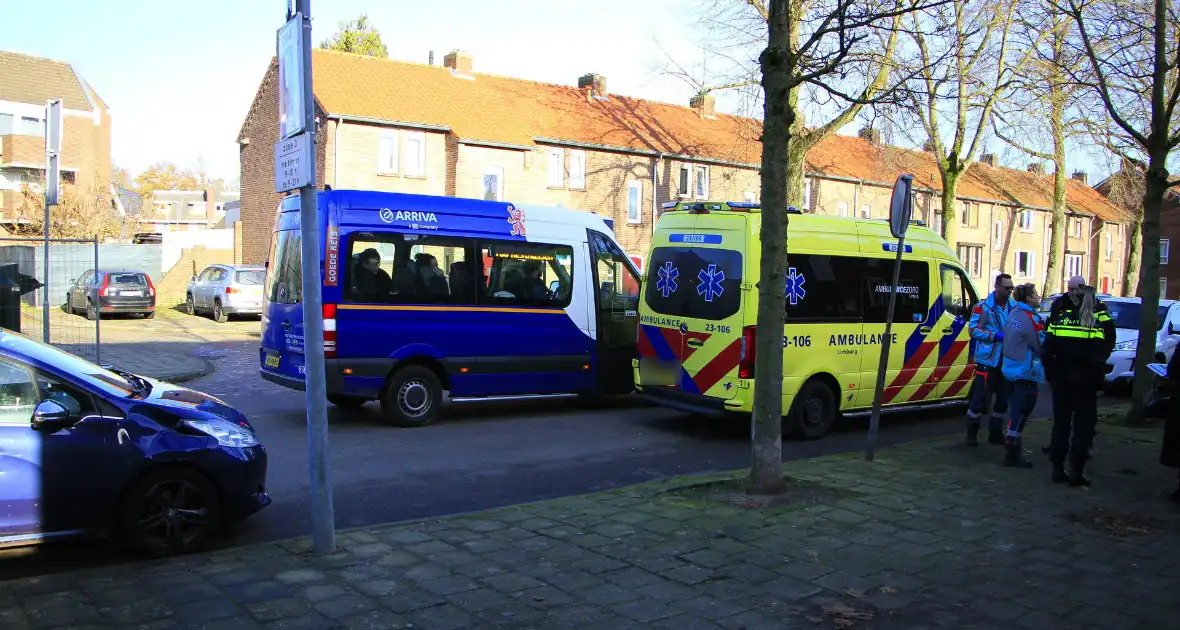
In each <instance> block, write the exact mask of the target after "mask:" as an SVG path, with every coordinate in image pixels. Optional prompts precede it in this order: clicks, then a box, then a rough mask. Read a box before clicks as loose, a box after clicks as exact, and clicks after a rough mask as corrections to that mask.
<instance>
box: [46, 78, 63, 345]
mask: <svg viewBox="0 0 1180 630" xmlns="http://www.w3.org/2000/svg"><path fill="white" fill-rule="evenodd" d="M61 128H62V125H61V99H58V98H55V99H50V100H48V101H46V102H45V226H44V227H45V229H44V230H43V231H44V232H45V242H44V243H43V244H42V247H43V249H42V251H41V263H42V267H41V269H42V272H41V273H42V275H43V276H44V284H43V286H42V287H41V341H42V342H44V343H49V285H50V281H49V280H50V277H49V207H50V206H56V205H57V203H58V188H59V185H60V182H61V175H60V174H59V168H60V164H59V163H58V160H59V159H60V155H61Z"/></svg>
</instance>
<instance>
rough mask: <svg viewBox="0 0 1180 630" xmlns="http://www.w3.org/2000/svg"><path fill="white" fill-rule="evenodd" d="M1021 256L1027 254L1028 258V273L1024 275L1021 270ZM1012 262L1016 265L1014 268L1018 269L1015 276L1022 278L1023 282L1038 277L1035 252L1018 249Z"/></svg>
mask: <svg viewBox="0 0 1180 630" xmlns="http://www.w3.org/2000/svg"><path fill="white" fill-rule="evenodd" d="M1021 254H1026V255H1027V257H1028V273H1024V272H1022V271H1021V270H1020V255H1021ZM1012 262H1013V263H1015V265H1014V266H1015V267H1016V269H1015V272H1016V273H1014V274H1012V275H1013V276H1015V277H1017V278H1020V279H1021V280H1029V279H1031V278H1035V277H1036V266H1037V256H1036V253H1035V252H1033V251H1031V250H1027V249H1018V250H1016V252H1015V254H1014V256H1013V261H1012Z"/></svg>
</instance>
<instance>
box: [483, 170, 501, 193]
mask: <svg viewBox="0 0 1180 630" xmlns="http://www.w3.org/2000/svg"><path fill="white" fill-rule="evenodd" d="M483 198H484V199H486V200H488V201H503V200H504V169H502V168H500V167H499V166H489V167H488V168H487V170H485V171H484V172H483Z"/></svg>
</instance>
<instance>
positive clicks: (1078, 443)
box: [1043, 278, 1115, 486]
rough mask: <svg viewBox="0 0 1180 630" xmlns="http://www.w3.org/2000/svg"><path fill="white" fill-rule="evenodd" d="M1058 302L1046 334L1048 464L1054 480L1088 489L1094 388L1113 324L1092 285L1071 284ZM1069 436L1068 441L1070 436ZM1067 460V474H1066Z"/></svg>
mask: <svg viewBox="0 0 1180 630" xmlns="http://www.w3.org/2000/svg"><path fill="white" fill-rule="evenodd" d="M1070 284H1071V290H1070V292H1069V293H1068V294H1067V296H1063V297H1064V298H1065V299H1063V300H1058V302H1059V303H1060V308H1057V306H1058V304H1054V309H1053V311H1052V312H1051V314H1050V316H1049V323H1048V326H1047V327H1046V330H1045V349H1044V354H1043V360H1044V364H1045V375H1046V377H1047V379H1048V380H1049V384H1050V386H1051V387H1052V388H1053V438H1052V441H1051V442H1050V444H1049V460H1050V461H1051V462H1053V482H1054V483H1063V482H1066V481H1068V482H1069V484H1070V485H1071V486H1088V485H1090V480H1089V479H1087V478H1086V477H1085V476H1084V475H1083V474H1082V472H1083V470H1084V469H1085V467H1086V460H1088V459H1089V457H1090V446H1091V445H1092V444H1093V443H1094V428H1095V425H1097V423H1098V389H1099V388H1100V387H1101V386H1102V381H1103V378H1104V377H1105V374H1106V360H1107V358H1109V357H1110V353H1111V352H1112V351H1113V350H1114V344H1115V329H1114V320H1112V319H1111V317H1110V313H1109V312H1107V310H1106V305H1105V304H1103V303H1102V302H1101V301H1099V300H1098V297H1097V292H1096V291H1095V289H1094V287H1089V286H1085V285H1082V284H1078V285H1077V286H1073V285H1074V283H1073V279H1072V278H1071V279H1070ZM1071 433H1072V436H1073V437H1072V440H1071V438H1070V435H1071ZM1067 455H1068V456H1069V460H1070V471H1069V474H1066V472H1065V459H1066V456H1067Z"/></svg>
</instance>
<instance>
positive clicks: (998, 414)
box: [967, 273, 1015, 446]
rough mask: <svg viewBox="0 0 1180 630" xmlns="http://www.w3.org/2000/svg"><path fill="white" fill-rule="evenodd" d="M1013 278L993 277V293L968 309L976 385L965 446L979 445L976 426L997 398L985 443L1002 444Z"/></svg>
mask: <svg viewBox="0 0 1180 630" xmlns="http://www.w3.org/2000/svg"><path fill="white" fill-rule="evenodd" d="M1014 286H1015V285H1014V284H1012V276H1010V275H1008V274H1006V273H1002V274H1000V275H998V276H996V283H995V291H992V293H991V295H989V296H987V298H986V299H984V300H983V301H981V302H980V303H979V304H976V305H975V307H974V308H972V309H971V321H970V322H969V323H968V324H967V326H968V328H969V329H970V330H971V332H970V335H971V343H973V344H974V345H975V352H974V356H975V385H974V387H972V389H971V404H970V406H969V407H968V408H967V444H968V445H969V446H976V445H978V444H979V424H980V420H982V419H983V415H984V414H985V413H986V411H987V403H988V399H989V398H991V397H992V396H993V395H994V396H995V397H996V404H995V407H993V408H992V416H991V418H990V419H989V420H988V431H987V441H988V442H989V443H991V444H1003V443H1004V435H1005V429H1004V424H1005V422H1004V414H1005V413H1007V411H1008V396H1009V393H1010V392H1009V390H1010V389H1011V386H1010V385H1009V383H1008V381H1007V379H1005V378H1004V373H1003V366H1004V326H1005V325H1006V324H1007V323H1008V316H1009V315H1010V314H1011V313H1012V309H1013V308H1014V303H1013V302H1012V289H1013V287H1014Z"/></svg>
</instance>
